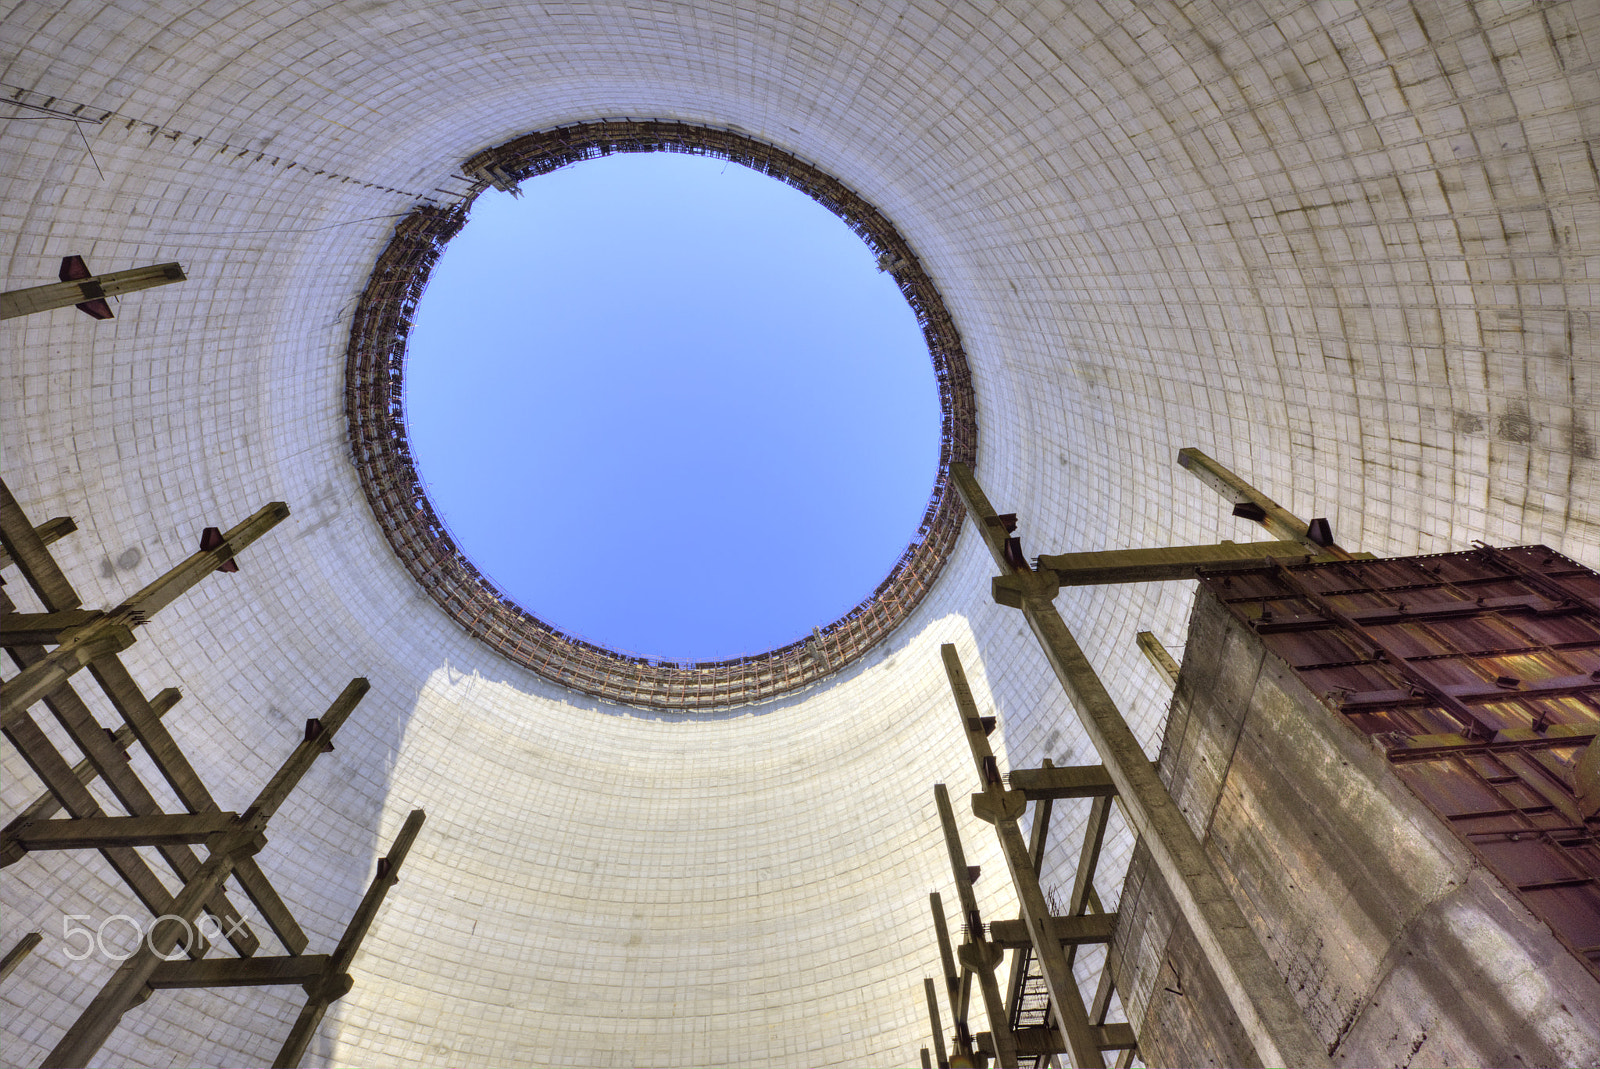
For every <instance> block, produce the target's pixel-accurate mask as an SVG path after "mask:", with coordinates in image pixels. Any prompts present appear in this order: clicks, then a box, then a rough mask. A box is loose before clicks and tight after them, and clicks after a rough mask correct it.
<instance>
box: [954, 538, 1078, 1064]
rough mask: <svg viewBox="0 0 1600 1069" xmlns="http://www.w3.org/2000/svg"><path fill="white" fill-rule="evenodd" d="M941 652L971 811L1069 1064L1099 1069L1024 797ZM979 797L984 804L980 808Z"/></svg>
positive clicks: (1004, 1037) (963, 681) (1000, 1036)
mask: <svg viewBox="0 0 1600 1069" xmlns="http://www.w3.org/2000/svg"><path fill="white" fill-rule="evenodd" d="M1002 537H1004V536H1003V535H1002ZM939 653H940V656H941V658H942V659H943V661H944V670H945V675H946V676H947V677H948V678H949V681H950V693H951V695H952V696H953V697H954V698H955V702H956V711H957V712H958V713H959V714H960V715H961V720H962V723H963V724H965V725H966V729H967V744H968V747H969V748H970V749H971V751H972V759H973V763H974V764H975V765H976V766H977V769H978V779H979V781H980V782H981V783H982V784H983V785H984V793H983V794H982V795H974V796H973V812H974V813H976V814H977V815H978V816H979V817H982V818H983V819H985V820H988V821H989V822H990V823H992V824H993V825H994V829H995V834H996V835H997V836H998V837H999V839H1000V852H1001V854H1002V856H1004V857H1005V860H1006V868H1007V869H1008V870H1009V871H1010V873H1011V883H1012V886H1013V887H1015V889H1016V892H1017V904H1018V906H1019V907H1020V909H1021V913H1022V924H1023V926H1024V928H1025V929H1026V931H1027V933H1028V942H1029V944H1030V945H1031V946H1032V947H1033V957H1034V960H1035V961H1037V962H1038V963H1039V971H1040V973H1041V974H1042V975H1043V977H1044V984H1045V989H1046V990H1048V991H1049V992H1050V1007H1051V1013H1052V1015H1053V1016H1054V1017H1055V1019H1056V1024H1057V1025H1058V1026H1059V1027H1060V1029H1061V1031H1062V1033H1063V1034H1064V1035H1066V1036H1067V1039H1068V1042H1069V1044H1070V1046H1071V1047H1072V1061H1073V1064H1074V1065H1077V1066H1080V1067H1089V1069H1102V1067H1103V1066H1104V1065H1105V1061H1104V1059H1102V1058H1101V1057H1100V1052H1099V1051H1098V1050H1096V1049H1095V1048H1094V1044H1093V1042H1092V1041H1091V1040H1090V1038H1089V1031H1088V1030H1089V1017H1088V1014H1087V1013H1086V1012H1085V1010H1084V1006H1083V996H1082V995H1080V994H1079V993H1078V984H1077V981H1076V980H1075V979H1074V978H1073V975H1072V967H1071V965H1070V964H1069V963H1068V962H1067V958H1066V955H1065V954H1064V953H1063V952H1062V949H1061V944H1060V943H1059V942H1058V941H1057V940H1056V938H1055V933H1054V932H1053V930H1052V929H1051V927H1050V919H1051V917H1050V907H1049V905H1048V904H1047V903H1046V902H1045V898H1044V892H1043V890H1041V889H1040V887H1039V873H1038V871H1037V869H1035V868H1034V864H1033V857H1032V854H1031V852H1030V851H1029V849H1028V844H1027V842H1025V841H1024V840H1023V838H1022V831H1021V829H1019V828H1018V827H1017V817H1019V816H1021V815H1022V812H1023V809H1024V807H1025V806H1026V805H1027V800H1026V799H1025V798H1024V797H1023V796H1022V795H1021V793H1020V792H1018V791H1015V790H1009V791H1008V790H1006V789H1005V786H1004V784H1003V782H1002V779H1001V776H1000V773H999V770H998V765H997V764H996V761H995V758H994V755H993V753H992V752H991V751H990V749H989V739H988V736H987V735H986V734H985V733H984V732H983V731H982V730H981V729H975V728H974V727H973V725H974V724H979V725H981V724H982V718H981V717H980V716H979V715H978V706H977V702H976V701H974V700H973V697H972V688H971V687H970V686H968V684H967V674H966V671H965V670H964V669H963V668H962V667H961V659H960V658H959V657H958V656H957V655H956V648H955V646H953V645H951V644H949V643H945V644H944V645H943V646H941V647H940V650H939ZM980 801H982V802H983V803H984V804H983V805H982V806H981V807H980V805H979V802H980ZM941 816H942V814H941ZM992 1016H993V1015H992V1014H991V1018H992ZM1006 1025H1007V1027H1006V1030H1005V1032H1004V1033H1002V1032H1001V1030H1000V1029H999V1028H995V1030H994V1031H995V1037H996V1041H997V1042H1003V1043H1006V1044H1007V1045H1009V1036H1010V1029H1009V1025H1010V1022H1009V1020H1007V1021H1006Z"/></svg>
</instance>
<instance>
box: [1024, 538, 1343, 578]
mask: <svg viewBox="0 0 1600 1069" xmlns="http://www.w3.org/2000/svg"><path fill="white" fill-rule="evenodd" d="M1320 556H1325V554H1324V553H1323V551H1322V550H1320V549H1319V550H1318V551H1317V552H1316V553H1315V554H1310V553H1307V552H1306V550H1305V547H1304V546H1302V545H1301V544H1300V543H1299V542H1245V543H1243V544H1239V543H1235V542H1223V543H1221V544H1219V545H1214V546H1166V547H1162V548H1157V549H1112V550H1105V551H1102V552H1098V553H1054V554H1044V555H1041V556H1040V557H1039V570H1040V571H1045V570H1049V571H1052V572H1055V573H1056V582H1058V583H1060V584H1061V585H1062V586H1101V585H1104V584H1108V583H1163V582H1172V581H1174V580H1179V579H1193V578H1194V576H1195V572H1197V571H1200V570H1201V569H1204V570H1206V571H1222V570H1226V569H1230V568H1240V569H1243V568H1260V567H1262V566H1264V565H1265V564H1266V563H1267V562H1268V561H1269V560H1271V559H1272V558H1275V557H1276V558H1280V559H1284V560H1289V559H1292V560H1294V561H1295V562H1296V563H1299V562H1301V561H1304V560H1306V559H1308V558H1309V559H1312V560H1315V559H1316V558H1317V557H1320ZM1327 559H1328V560H1336V559H1338V558H1335V557H1327Z"/></svg>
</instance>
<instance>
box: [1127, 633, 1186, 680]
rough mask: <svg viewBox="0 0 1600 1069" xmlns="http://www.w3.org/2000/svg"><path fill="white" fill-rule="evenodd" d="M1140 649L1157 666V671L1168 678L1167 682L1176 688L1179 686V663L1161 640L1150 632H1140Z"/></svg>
mask: <svg viewBox="0 0 1600 1069" xmlns="http://www.w3.org/2000/svg"><path fill="white" fill-rule="evenodd" d="M1137 637H1138V640H1139V648H1140V649H1141V650H1143V651H1144V655H1145V656H1146V657H1148V658H1150V663H1151V664H1153V665H1155V666H1156V671H1158V672H1160V673H1161V674H1162V675H1164V676H1166V677H1167V681H1168V682H1170V683H1171V684H1172V685H1173V686H1174V687H1176V686H1177V685H1178V662H1177V661H1175V660H1173V659H1172V654H1170V653H1168V652H1167V647H1165V646H1163V645H1162V644H1161V640H1160V639H1158V638H1156V636H1155V635H1154V634H1153V633H1152V632H1149V631H1140V632H1139V634H1138V636H1137Z"/></svg>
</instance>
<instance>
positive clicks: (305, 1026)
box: [272, 809, 427, 1069]
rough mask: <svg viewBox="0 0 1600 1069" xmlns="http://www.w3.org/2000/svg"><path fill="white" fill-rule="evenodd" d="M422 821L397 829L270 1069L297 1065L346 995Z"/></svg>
mask: <svg viewBox="0 0 1600 1069" xmlns="http://www.w3.org/2000/svg"><path fill="white" fill-rule="evenodd" d="M426 819H427V814H426V813H424V812H423V811H422V810H420V809H413V810H412V811H411V813H410V814H409V815H408V816H407V817H406V822H405V824H404V825H402V826H401V828H400V834H399V835H397V836H395V840H394V845H393V846H391V847H389V853H388V854H386V855H385V856H384V857H383V858H381V859H380V860H379V861H378V873H377V875H376V876H374V877H373V878H372V884H371V886H369V887H368V888H367V893H366V894H365V895H363V896H362V898H361V905H359V906H357V907H356V912H355V916H353V917H351V918H350V924H349V926H348V927H346V928H345V930H344V936H343V937H342V938H341V939H340V940H339V946H338V947H337V948H336V949H335V950H334V952H333V953H332V954H331V955H329V956H328V965H327V968H326V969H325V970H324V972H323V974H322V977H321V978H320V979H318V980H317V981H315V982H313V983H309V984H306V1004H305V1006H304V1007H303V1008H302V1009H301V1010H300V1016H299V1017H298V1018H296V1019H295V1022H294V1027H293V1028H292V1029H290V1031H289V1038H288V1039H286V1040H284V1042H283V1048H282V1049H281V1050H279V1051H278V1059H277V1061H275V1062H273V1063H272V1064H273V1066H274V1069H292V1067H294V1066H297V1065H299V1064H300V1059H301V1058H303V1057H305V1053H306V1047H308V1046H309V1045H310V1044H311V1038H312V1037H313V1036H314V1035H316V1034H317V1026H318V1025H319V1024H321V1023H322V1017H323V1015H324V1014H326V1013H327V1012H328V1007H329V1006H330V1005H332V1004H333V1003H334V1002H336V1001H337V1000H339V999H341V998H343V997H344V996H345V995H346V994H347V993H348V992H349V991H350V987H351V980H350V964H351V962H353V961H354V960H355V956H356V951H357V950H359V949H361V941H362V940H363V939H365V938H366V935H367V929H369V928H371V927H372V922H373V920H374V919H376V918H377V916H378V910H379V908H380V907H381V906H382V905H383V900H384V898H385V896H387V895H388V893H389V889H390V888H391V887H393V886H394V885H395V884H397V883H399V882H400V865H401V864H402V863H403V862H404V861H405V859H406V854H408V853H410V851H411V844H412V843H413V842H415V841H416V838H417V832H419V831H420V830H422V822H423V821H424V820H426Z"/></svg>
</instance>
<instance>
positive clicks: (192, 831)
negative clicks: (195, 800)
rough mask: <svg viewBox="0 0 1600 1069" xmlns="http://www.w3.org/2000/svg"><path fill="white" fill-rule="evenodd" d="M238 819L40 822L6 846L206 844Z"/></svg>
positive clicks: (178, 816)
mask: <svg viewBox="0 0 1600 1069" xmlns="http://www.w3.org/2000/svg"><path fill="white" fill-rule="evenodd" d="M238 818H239V814H237V813H163V814H160V815H156V816H148V817H77V818H73V819H70V820H40V821H34V822H31V823H28V824H24V825H22V826H21V827H19V828H17V829H16V830H15V831H13V832H12V833H11V834H10V836H9V837H8V839H7V841H6V843H5V844H4V846H10V845H12V844H15V845H16V846H18V847H20V848H21V849H22V850H23V851H33V850H83V849H99V848H100V847H103V846H172V845H177V844H183V843H191V844H193V843H203V842H205V841H206V840H207V839H210V838H211V837H212V836H213V835H217V834H220V833H222V832H225V831H228V830H229V829H230V828H232V826H233V824H234V822H235V821H237V820H238ZM4 846H0V850H3V849H4Z"/></svg>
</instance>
